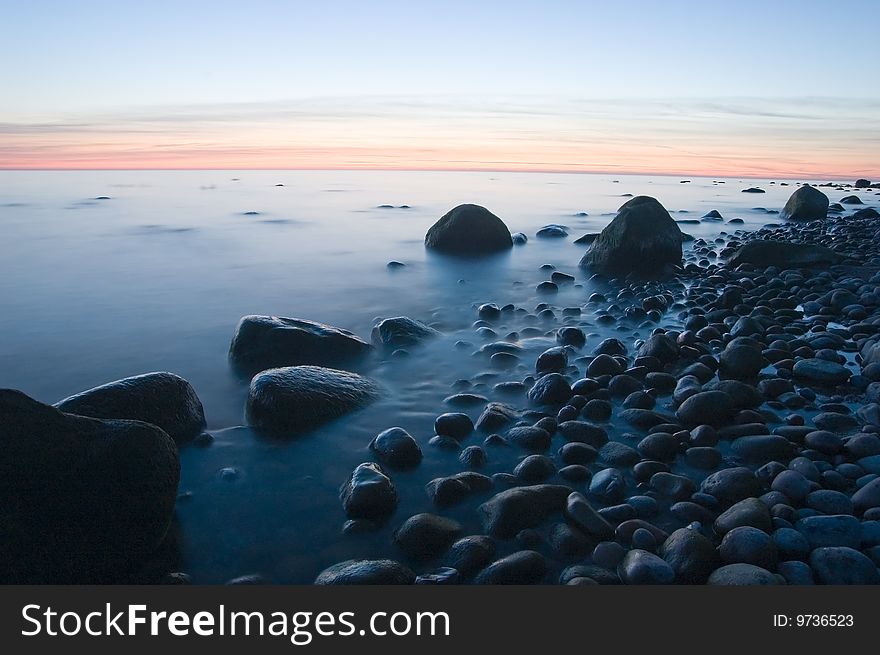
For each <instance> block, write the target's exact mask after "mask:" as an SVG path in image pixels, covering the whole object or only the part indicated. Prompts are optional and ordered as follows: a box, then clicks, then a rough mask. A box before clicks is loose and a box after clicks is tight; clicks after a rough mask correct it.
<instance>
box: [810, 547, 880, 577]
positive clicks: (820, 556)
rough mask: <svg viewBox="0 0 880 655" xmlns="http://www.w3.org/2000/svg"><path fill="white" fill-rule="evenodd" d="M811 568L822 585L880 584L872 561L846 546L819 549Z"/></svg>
mask: <svg viewBox="0 0 880 655" xmlns="http://www.w3.org/2000/svg"><path fill="white" fill-rule="evenodd" d="M810 567H811V568H812V569H813V573H814V574H815V576H816V580H817V581H818V582H820V583H821V584H836V585H849V584H880V573H878V572H877V566H876V565H875V564H874V562H872V561H871V559H870V558H869V557H868V556H867V555H864V554H863V553H860V552H859V551H858V550H855V549H853V548H848V547H845V546H837V547H824V548H817V549H816V550H814V551H813V552H812V553H810Z"/></svg>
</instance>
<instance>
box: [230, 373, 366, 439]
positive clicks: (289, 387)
mask: <svg viewBox="0 0 880 655" xmlns="http://www.w3.org/2000/svg"><path fill="white" fill-rule="evenodd" d="M379 395H380V391H379V387H378V385H377V384H376V383H375V382H373V381H372V380H369V379H367V378H364V377H361V376H360V375H357V374H355V373H349V372H347V371H338V370H335V369H332V368H322V367H319V366H289V367H286V368H273V369H269V370H268V371H263V372H262V373H260V374H258V375H256V376H255V377H254V379H253V380H251V386H250V390H249V392H248V399H247V408H246V415H247V421H248V424H249V425H251V426H252V427H254V428H255V429H257V430H262V431H264V432H270V433H275V434H301V433H304V432H308V431H309V430H312V429H314V428H316V427H318V426H320V425H322V424H324V423H326V422H328V421H331V420H333V419H336V418H339V417H340V416H343V415H345V414H348V413H349V412H353V411H355V410H357V409H361V408H362V407H366V406H367V405H369V404H370V403H371V402H373V401H374V400H376V399H377V398H378V397H379Z"/></svg>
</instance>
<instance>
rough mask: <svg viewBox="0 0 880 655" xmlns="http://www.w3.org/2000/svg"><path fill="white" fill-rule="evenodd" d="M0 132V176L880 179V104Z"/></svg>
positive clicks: (186, 110)
mask: <svg viewBox="0 0 880 655" xmlns="http://www.w3.org/2000/svg"><path fill="white" fill-rule="evenodd" d="M39 118H40V120H33V121H10V120H6V121H5V122H0V136H2V139H0V168H5V169H20V168H71V169H76V168H233V169H247V168H261V169H266V168H298V169H303V168H333V169H338V168H378V169H383V168H389V169H395V170H399V169H406V168H417V169H438V170H450V169H451V170H456V169H464V168H467V169H468V170H474V169H476V170H536V171H542V170H547V171H550V170H553V171H572V172H576V171H583V172H590V171H616V172H635V173H639V172H650V173H670V174H685V175H688V174H689V175H699V174H702V175H716V176H722V175H727V176H761V177H763V176H778V177H852V176H854V175H860V176H873V177H880V164H878V162H877V161H876V158H875V154H874V153H876V152H877V151H878V145H880V101H877V100H869V99H861V100H859V99H849V100H838V99H826V98H789V99H774V100H769V99H757V98H731V99H728V100H724V101H719V100H717V99H713V100H711V101H709V100H705V99H699V98H691V99H657V100H642V101H631V100H629V101H625V100H614V99H608V100H596V99H577V98H545V97H535V96H516V97H496V98H479V99H475V98H470V97H457V96H437V97H430V96H361V97H357V98H344V97H336V98H331V97H328V98H313V99H309V100H299V101H291V102H271V103H242V102H236V103H228V104H220V105H210V106H201V105H184V106H177V107H156V108H143V109H140V110H137V111H120V112H115V113H113V112H102V113H95V114H92V115H77V116H43V117H39Z"/></svg>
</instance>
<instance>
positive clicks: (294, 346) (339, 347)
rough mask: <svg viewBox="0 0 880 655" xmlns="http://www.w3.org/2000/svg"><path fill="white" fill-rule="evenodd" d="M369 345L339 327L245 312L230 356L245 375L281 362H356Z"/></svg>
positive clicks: (333, 365)
mask: <svg viewBox="0 0 880 655" xmlns="http://www.w3.org/2000/svg"><path fill="white" fill-rule="evenodd" d="M371 351H372V347H371V346H370V344H368V343H367V342H366V341H364V340H363V339H361V338H360V337H358V336H357V335H355V334H353V333H351V332H349V331H348V330H343V329H342V328H338V327H333V326H331V325H324V324H323V323H316V322H314V321H306V320H303V319H299V318H285V317H279V316H245V317H243V318H242V319H241V320H240V321H239V322H238V326H237V327H236V328H235V334H234V335H233V337H232V343H231V344H230V346H229V359H230V361H231V362H232V364H233V366H235V368H236V369H237V370H239V371H240V372H242V373H245V374H247V375H253V374H254V373H258V372H259V371H264V370H266V369H269V368H278V367H281V366H301V365H303V364H312V365H315V366H329V367H331V368H346V367H347V366H350V365H357V364H358V363H359V362H360V361H362V360H363V359H364V358H365V357H366V356H367V355H369V354H370V352H371Z"/></svg>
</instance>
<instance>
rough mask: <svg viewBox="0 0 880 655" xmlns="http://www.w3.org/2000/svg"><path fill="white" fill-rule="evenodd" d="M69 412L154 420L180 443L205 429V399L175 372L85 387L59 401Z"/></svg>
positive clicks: (146, 374) (62, 407) (103, 416)
mask: <svg viewBox="0 0 880 655" xmlns="http://www.w3.org/2000/svg"><path fill="white" fill-rule="evenodd" d="M55 407H57V408H58V409H60V410H61V411H62V412H65V413H67V414H78V415H79V416H89V417H91V418H101V419H108V420H110V419H127V420H130V421H143V422H144V423H152V424H153V425H156V426H158V427H160V428H162V430H164V431H165V432H166V433H167V434H168V435H169V436H170V437H171V438H172V439H174V440H175V441H176V442H177V443H181V442H183V441H188V440H190V439H192V438H193V437H196V436H198V435H199V434H200V433H201V432H202V430H204V429H205V412H204V410H203V409H202V403H201V401H200V400H199V397H198V396H197V395H196V392H195V390H194V389H193V388H192V386H191V385H190V383H189V382H187V381H186V380H184V379H183V378H182V377H180V376H178V375H174V374H173V373H145V374H144V375H136V376H134V377H130V378H124V379H122V380H117V381H115V382H109V383H107V384H103V385H101V386H100V387H95V388H94V389H89V390H88V391H83V392H82V393H78V394H76V395H75V396H70V397H69V398H65V399H64V400H61V401H59V402H57V403H55Z"/></svg>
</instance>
